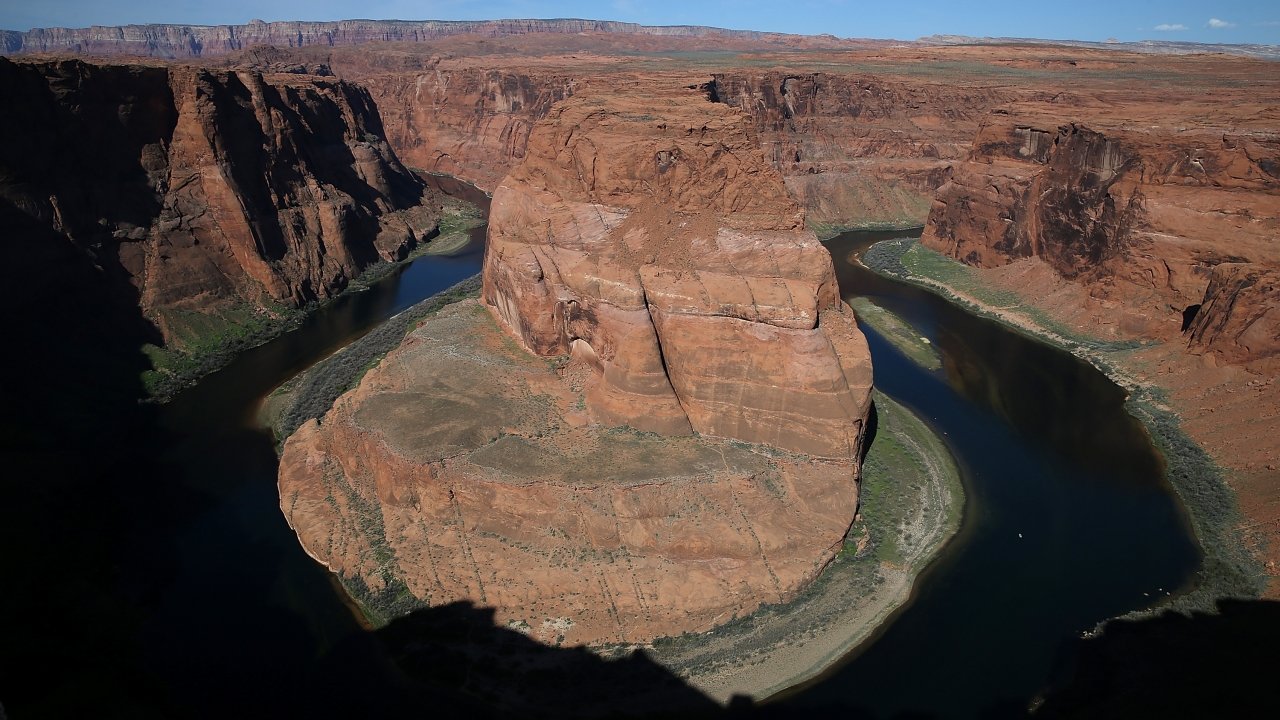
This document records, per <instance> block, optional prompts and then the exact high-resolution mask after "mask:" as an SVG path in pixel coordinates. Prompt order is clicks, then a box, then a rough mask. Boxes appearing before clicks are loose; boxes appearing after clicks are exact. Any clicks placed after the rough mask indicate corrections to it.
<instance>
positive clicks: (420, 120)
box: [337, 55, 579, 190]
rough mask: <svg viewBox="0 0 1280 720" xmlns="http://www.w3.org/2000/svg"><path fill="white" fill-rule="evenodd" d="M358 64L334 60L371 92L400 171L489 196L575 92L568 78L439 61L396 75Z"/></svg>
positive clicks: (346, 59) (344, 58)
mask: <svg viewBox="0 0 1280 720" xmlns="http://www.w3.org/2000/svg"><path fill="white" fill-rule="evenodd" d="M356 61H357V59H356V58H353V57H351V56H350V55H346V56H339V60H338V61H337V62H338V70H339V72H342V73H343V75H344V76H349V77H357V78H359V83H360V84H361V85H362V86H363V87H366V88H368V90H369V92H370V94H371V95H372V97H373V98H374V99H375V101H376V102H377V104H378V109H379V110H380V111H381V113H382V117H383V119H384V122H385V123H386V127H387V133H388V134H387V140H388V141H389V142H390V143H391V144H392V145H393V146H394V147H395V148H396V152H397V153H398V154H399V156H400V158H401V159H402V160H403V161H404V162H405V164H407V165H409V166H410V167H414V168H420V169H423V170H427V171H430V172H442V173H448V174H450V175H455V176H458V177H463V178H466V179H467V180H468V181H469V182H472V183H474V184H475V185H477V186H479V187H482V188H485V189H487V190H492V189H493V188H494V187H495V186H497V184H498V181H500V180H501V179H502V178H503V176H505V175H506V174H507V172H508V171H510V170H511V168H513V167H515V166H516V165H517V164H519V163H520V161H521V159H522V158H523V157H524V152H525V146H526V145H527V144H528V142H529V133H530V131H531V130H532V129H533V125H534V123H535V122H537V121H538V120H540V119H542V118H543V117H545V116H546V114H547V112H548V111H549V110H550V109H551V106H552V105H553V104H554V103H556V102H557V101H559V100H563V99H564V98H566V97H569V96H570V95H572V94H573V92H574V90H575V89H576V88H577V87H578V84H579V83H578V80H577V79H576V78H575V77H574V75H571V74H566V73H559V72H555V71H547V72H533V71H523V72H522V71H516V70H505V69H486V68H474V67H460V66H458V65H457V64H456V63H450V64H446V65H444V66H441V64H440V63H439V58H436V60H435V62H433V63H429V66H428V67H427V68H424V69H421V70H401V71H398V72H385V71H381V70H377V69H373V68H369V67H367V66H363V67H362V66H358V65H356V64H355V62H356Z"/></svg>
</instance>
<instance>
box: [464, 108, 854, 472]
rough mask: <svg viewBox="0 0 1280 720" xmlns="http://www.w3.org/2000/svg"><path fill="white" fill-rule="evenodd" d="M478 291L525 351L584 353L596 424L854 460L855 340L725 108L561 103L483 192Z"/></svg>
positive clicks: (775, 178)
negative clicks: (520, 157)
mask: <svg viewBox="0 0 1280 720" xmlns="http://www.w3.org/2000/svg"><path fill="white" fill-rule="evenodd" d="M484 298H485V301H486V302H488V303H489V304H490V305H491V306H493V307H494V309H495V311H496V312H497V313H498V316H499V317H500V318H501V319H502V321H503V322H504V324H505V325H506V326H507V327H508V328H510V329H511V331H512V332H513V333H514V334H515V335H516V336H517V337H518V338H519V339H520V340H521V342H523V343H524V345H525V346H526V347H528V348H529V349H530V350H531V351H533V352H534V353H537V354H539V355H543V356H556V355H568V354H574V355H577V356H580V357H583V358H586V359H588V360H589V362H590V363H591V364H592V365H593V367H595V369H596V377H595V379H594V383H593V385H592V387H591V389H590V390H589V391H588V395H587V397H588V403H589V405H590V407H591V409H592V411H593V412H594V413H595V415H596V417H598V418H599V419H601V420H602V421H604V422H606V423H608V424H627V425H631V426H633V427H638V428H641V429H644V430H653V431H656V432H661V433H679V432H688V431H689V430H690V429H692V430H695V431H697V432H699V433H702V434H708V435H715V436H719V437H729V438H737V439H741V440H748V441H751V442H760V443H766V444H770V445H775V446H778V447H784V448H787V449H790V450H795V451H798V452H805V453H810V454H813V455H817V456H820V457H829V458H844V459H848V458H852V457H854V456H855V455H856V453H857V449H858V447H859V445H860V443H861V435H862V423H863V418H864V417H865V414H866V409H867V392H868V388H869V386H870V377H869V375H867V372H868V371H869V368H870V362H869V355H868V353H867V350H866V345H865V341H864V340H863V338H862V335H861V333H860V332H859V331H858V330H857V328H856V326H855V324H854V322H853V317H852V313H851V312H850V311H849V309H848V308H847V306H845V305H844V303H843V302H841V300H840V297H839V290H838V288H837V287H836V283H835V276H834V273H833V270H832V265H831V259H830V256H829V255H828V253H827V251H826V249H825V248H823V247H822V245H821V244H819V243H818V242H817V239H816V238H815V237H814V235H813V232H812V231H809V230H807V229H806V228H805V227H804V213H803V211H802V210H801V208H800V207H799V206H798V205H796V204H795V202H794V201H793V200H792V199H791V198H790V197H789V196H788V194H787V192H786V189H785V187H784V186H783V184H782V182H781V177H780V176H779V175H778V173H777V171H775V170H774V169H773V168H772V167H770V166H769V165H768V164H767V163H766V162H765V161H764V159H763V158H762V157H761V155H760V152H759V150H758V149H757V145H756V143H755V140H754V137H753V133H752V128H751V123H750V119H749V118H748V117H747V116H746V115H744V114H742V113H740V112H738V111H735V110H732V109H730V108H728V107H726V106H724V105H719V104H713V103H708V102H706V101H705V100H704V99H703V98H701V97H698V96H696V95H695V94H693V93H692V92H688V93H684V94H665V95H659V94H651V93H643V92H638V93H636V94H635V96H634V97H622V96H617V95H614V96H610V97H608V98H607V100H605V99H602V98H600V97H596V96H592V97H586V98H582V97H581V96H579V97H575V98H573V99H571V100H566V101H565V102H563V103H561V104H560V105H557V106H556V108H555V109H554V110H553V112H552V113H551V115H550V116H548V117H547V118H546V119H545V120H543V121H542V122H540V123H539V124H538V126H537V128H536V129H535V131H534V135H533V138H532V140H531V142H530V145H529V150H528V153H527V155H526V157H525V160H524V162H523V163H522V164H521V165H520V166H519V167H518V168H516V169H515V170H514V171H512V173H511V174H510V175H508V176H507V178H506V180H504V181H503V183H502V184H501V185H499V186H498V189H497V190H496V191H495V192H494V199H493V209H492V213H491V216H490V231H489V247H488V251H487V254H486V256H485V285H484Z"/></svg>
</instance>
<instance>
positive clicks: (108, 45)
mask: <svg viewBox="0 0 1280 720" xmlns="http://www.w3.org/2000/svg"><path fill="white" fill-rule="evenodd" d="M532 33H557V34H566V35H568V34H578V33H601V34H629V35H653V36H660V37H667V38H686V37H687V38H717V39H728V40H734V39H743V40H751V41H767V42H770V43H773V44H778V45H792V44H803V45H810V46H812V45H814V44H815V41H817V43H816V44H823V45H830V46H834V45H839V44H840V41H838V40H837V39H836V38H834V37H831V36H826V37H825V38H812V37H804V36H798V35H786V34H782V33H766V32H756V31H752V30H725V29H722V28H713V27H701V26H697V25H666V26H658V27H654V26H647V25H637V24H635V23H625V22H614V21H608V20H578V19H555V20H535V19H529V20H474V21H472V20H460V21H449V20H423V21H417V22H413V21H403V20H337V21H333V22H262V21H261V20H255V21H253V22H249V23H246V24H244V25H121V26H94V27H89V28H33V29H31V30H28V31H26V32H18V31H12V30H0V43H2V44H0V51H3V52H5V53H19V52H27V53H33V52H60V51H62V52H66V51H70V52H82V53H88V54H95V55H101V54H108V55H121V54H127V55H137V56H142V57H161V58H191V57H204V56H213V55H225V54H227V53H232V52H236V51H237V50H241V49H246V48H252V47H257V46H262V45H275V46H279V47H310V46H320V47H333V46H342V45H359V44H363V43H369V42H415V43H416V42H428V41H431V40H439V39H440V38H445V37H450V36H453V35H464V34H472V35H479V36H483V37H507V36H512V35H527V34H532Z"/></svg>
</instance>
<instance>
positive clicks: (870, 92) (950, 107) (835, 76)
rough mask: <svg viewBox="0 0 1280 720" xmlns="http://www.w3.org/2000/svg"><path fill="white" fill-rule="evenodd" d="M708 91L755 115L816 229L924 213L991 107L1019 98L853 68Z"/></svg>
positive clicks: (763, 76)
mask: <svg viewBox="0 0 1280 720" xmlns="http://www.w3.org/2000/svg"><path fill="white" fill-rule="evenodd" d="M708 88H709V92H710V93H711V96H712V97H713V98H714V99H715V100H717V101H719V102H723V103H726V104H728V105H732V106H733V107H736V108H739V109H740V110H742V111H743V112H745V113H747V114H748V115H750V116H751V117H752V119H753V120H754V122H755V126H756V130H757V131H758V132H759V134H760V137H761V143H762V145H763V146H764V149H765V155H766V157H768V158H769V160H770V161H771V162H772V163H773V165H774V167H776V168H777V169H778V170H779V171H780V172H782V174H783V175H784V176H786V180H787V188H788V189H789V190H790V191H791V193H792V194H793V195H794V196H795V197H796V198H797V199H798V200H800V202H801V203H802V204H804V206H805V208H806V210H807V211H808V213H809V219H810V221H811V222H813V223H815V224H816V225H818V226H833V227H839V226H846V225H858V224H867V223H890V224H898V225H909V224H913V223H918V222H919V221H920V220H921V219H923V217H924V214H925V212H926V210H927V208H928V204H929V200H930V199H931V198H932V196H933V193H934V191H935V190H936V189H937V188H938V186H939V185H941V184H942V182H943V179H944V173H945V170H946V167H947V166H948V165H949V164H950V163H951V162H952V161H954V160H957V159H960V158H963V157H964V156H965V154H966V153H967V152H968V149H969V144H970V143H971V142H972V140H973V133H974V131H975V130H976V129H977V127H978V123H979V122H980V121H981V119H982V118H983V117H984V116H985V115H986V113H987V111H988V110H989V109H990V108H992V107H994V106H995V105H999V104H1003V103H1005V102H1008V101H1009V100H1011V99H1013V98H1014V97H1016V96H1017V95H1018V94H1019V93H1018V91H1017V90H1015V89H1012V88H1008V87H986V86H973V87H971V86H968V85H967V84H964V83H959V84H952V83H946V82H940V81H938V80H932V79H930V80H915V81H910V80H905V79H902V78H888V77H878V76H875V75H862V74H848V73H834V72H832V73H825V72H808V73H787V72H782V71H778V70H773V71H767V72H747V71H743V70H735V71H731V72H724V73H717V74H716V75H715V77H714V79H713V80H712V82H711V83H710V85H709V86H708Z"/></svg>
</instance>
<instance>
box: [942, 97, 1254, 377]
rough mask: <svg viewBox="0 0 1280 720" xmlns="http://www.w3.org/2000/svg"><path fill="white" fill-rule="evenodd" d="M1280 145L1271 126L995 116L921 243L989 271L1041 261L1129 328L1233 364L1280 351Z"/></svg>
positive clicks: (956, 173)
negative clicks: (1253, 128) (1278, 306)
mask: <svg viewBox="0 0 1280 720" xmlns="http://www.w3.org/2000/svg"><path fill="white" fill-rule="evenodd" d="M1278 216H1280V141H1278V140H1277V138H1276V136H1275V135H1274V134H1272V133H1268V132H1249V131H1244V130H1234V131H1232V130H1230V129H1223V128H1218V127H1212V128H1204V129H1197V128H1178V129H1177V130H1176V131H1172V130H1169V129H1164V128H1159V127H1158V126H1154V127H1152V128H1139V127H1134V126H1132V125H1126V126H1120V125H1116V124H1114V123H1112V122H1109V121H1107V120H1106V119H1105V118H1096V119H1090V120H1084V119H1082V120H1081V121H1077V122H1059V121H1057V120H1056V119H1055V118H1053V117H1052V116H1046V115H1044V114H1032V113H1026V112H1023V113H1018V112H1012V111H1010V112H1001V113H996V114H993V115H992V116H991V117H990V118H989V119H988V121H987V122H986V123H985V124H984V126H983V128H982V130H981V131H980V132H979V133H978V136H977V139H976V140H975V141H974V147H973V150H972V152H971V153H970V155H969V157H968V158H967V160H966V161H964V162H961V163H957V164H956V166H955V167H954V169H953V171H952V175H951V177H950V179H949V181H948V182H947V184H946V185H944V186H943V187H942V189H941V190H940V191H939V193H938V197H937V200H936V201H935V202H934V205H933V208H932V210H931V212H930V214H929V224H928V227H927V228H926V230H925V235H924V242H925V243H926V244H929V245H931V246H933V247H935V248H937V249H938V250H941V251H943V252H945V253H947V254H949V255H951V256H952V257H955V258H958V259H960V260H963V261H965V262H966V263H969V264H971V265H976V266H979V267H996V266H1001V265H1005V264H1008V263H1010V262H1012V261H1015V260H1018V259H1021V258H1031V257H1034V258H1039V259H1041V260H1043V261H1044V262H1046V263H1047V264H1048V265H1049V266H1050V267H1052V268H1053V270H1054V271H1055V272H1056V273H1057V274H1058V275H1060V276H1061V277H1063V278H1065V279H1067V280H1071V281H1073V282H1076V283H1078V284H1081V285H1083V286H1085V287H1086V288H1088V289H1089V293H1090V295H1091V296H1092V297H1093V299H1094V300H1095V301H1096V302H1097V303H1098V304H1099V307H1103V308H1112V310H1111V311H1110V312H1109V314H1110V315H1111V317H1112V318H1115V322H1116V323H1117V324H1118V325H1119V328H1120V333H1121V335H1122V336H1126V337H1138V338H1145V339H1172V338H1176V337H1178V335H1179V333H1181V332H1186V333H1187V334H1188V338H1187V339H1188V341H1189V343H1190V345H1191V347H1192V348H1195V349H1199V350H1204V351H1209V352H1213V353H1215V354H1217V355H1219V356H1220V357H1221V358H1222V359H1224V360H1226V361H1228V362H1247V361H1249V360H1255V359H1260V358H1265V357H1275V356H1277V355H1278V354H1280V315H1278V314H1277V313H1276V310H1275V297H1276V291H1275V289H1274V279H1275V277H1276V275H1277V270H1280V250H1278V249H1277V246H1276V243H1275V238H1276V233H1277V230H1280V225H1277V220H1276V218H1277V217H1278Z"/></svg>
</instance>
